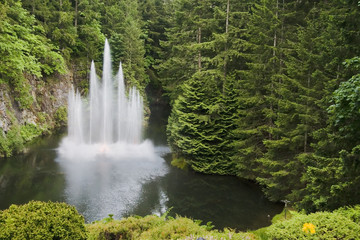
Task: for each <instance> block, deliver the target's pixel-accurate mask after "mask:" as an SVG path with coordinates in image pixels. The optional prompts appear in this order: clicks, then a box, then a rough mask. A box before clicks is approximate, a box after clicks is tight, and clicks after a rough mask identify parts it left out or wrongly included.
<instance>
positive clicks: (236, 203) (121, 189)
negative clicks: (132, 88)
mask: <svg viewBox="0 0 360 240" xmlns="http://www.w3.org/2000/svg"><path fill="white" fill-rule="evenodd" d="M161 115H162V114H161V111H156V109H153V117H152V118H151V119H150V124H149V127H148V129H147V133H146V137H147V138H148V139H150V140H151V141H152V143H153V145H154V149H155V153H156V157H155V158H153V159H152V160H151V161H149V160H148V159H145V158H141V157H138V158H137V159H134V158H129V159H125V160H121V161H116V160H111V159H102V160H101V159H100V160H99V159H97V160H95V161H77V162H72V161H64V160H63V159H61V158H60V157H59V155H58V153H57V147H58V146H59V143H60V141H61V139H62V136H51V137H47V138H44V139H41V140H39V141H38V142H36V143H34V144H33V145H32V146H31V147H30V148H29V150H28V151H27V152H26V153H25V154H22V155H18V156H15V157H12V158H8V159H2V161H0V209H1V210H3V209H6V208H8V207H9V206H10V205H11V204H23V203H27V202H28V201H30V200H41V201H48V200H51V201H65V202H67V203H69V204H72V205H74V206H76V208H77V209H78V211H79V212H80V213H81V214H82V215H84V217H85V220H86V222H92V221H95V220H100V219H102V218H104V217H107V216H108V214H113V215H114V218H116V219H120V218H122V217H126V216H130V215H140V216H145V215H148V214H157V215H161V214H164V213H165V212H166V211H168V210H170V215H172V216H175V215H177V214H178V215H180V216H186V217H190V218H193V219H199V220H202V221H203V223H204V224H205V223H207V222H208V221H212V224H213V225H215V227H216V228H218V229H222V228H224V227H230V228H235V229H237V230H248V229H257V228H260V227H263V226H267V225H269V224H270V218H271V217H272V216H274V215H275V214H277V213H279V212H280V211H281V210H282V207H283V206H282V205H281V204H275V203H271V202H269V201H268V200H267V199H266V198H265V196H264V195H263V193H262V192H261V190H260V189H259V187H258V186H257V185H255V184H253V183H251V182H248V181H243V180H241V179H238V178H236V177H227V176H210V175H204V174H199V173H195V172H193V171H190V170H180V169H177V168H175V167H173V166H171V165H170V162H171V155H170V154H169V153H170V150H169V148H168V147H167V145H166V137H165V120H164V119H166V118H164V117H161ZM156 116H160V117H156Z"/></svg>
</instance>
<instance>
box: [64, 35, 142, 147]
mask: <svg viewBox="0 0 360 240" xmlns="http://www.w3.org/2000/svg"><path fill="white" fill-rule="evenodd" d="M125 89H126V88H125V84H124V76H123V70H122V65H121V63H120V66H119V71H118V74H117V75H116V76H113V74H112V68H111V56H110V46H109V43H108V41H107V40H106V41H105V48H104V65H103V74H102V79H101V81H100V80H99V79H98V77H97V75H96V70H95V64H94V62H92V63H91V70H90V91H89V95H88V97H87V98H82V97H81V96H80V93H79V92H78V91H75V90H74V89H72V90H71V91H70V93H69V99H68V137H67V139H66V141H67V142H71V143H72V144H75V145H98V146H100V147H99V148H98V150H99V152H106V151H107V150H108V149H109V148H111V145H114V144H119V143H125V144H140V143H141V140H142V139H141V137H142V136H141V134H142V124H143V99H142V97H141V95H140V93H139V91H138V90H137V89H136V88H135V87H131V88H130V90H129V92H128V94H126V92H125Z"/></svg>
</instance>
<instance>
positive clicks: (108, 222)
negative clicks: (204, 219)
mask: <svg viewBox="0 0 360 240" xmlns="http://www.w3.org/2000/svg"><path fill="white" fill-rule="evenodd" d="M200 223H201V221H193V220H191V219H189V218H184V217H177V218H171V217H170V218H168V219H166V216H162V217H158V216H154V215H153V216H146V217H128V218H125V219H122V220H113V219H112V217H111V216H110V217H109V218H105V219H103V220H102V221H97V222H95V223H92V224H89V225H87V229H88V231H89V239H90V240H110V239H136V240H141V239H152V240H156V239H189V240H190V239H194V240H195V239H198V238H200V237H202V238H205V239H232V240H237V239H249V240H250V239H254V235H253V234H252V233H235V232H234V231H233V230H229V229H225V230H224V231H217V230H212V231H210V230H209V226H208V225H204V226H201V225H200Z"/></svg>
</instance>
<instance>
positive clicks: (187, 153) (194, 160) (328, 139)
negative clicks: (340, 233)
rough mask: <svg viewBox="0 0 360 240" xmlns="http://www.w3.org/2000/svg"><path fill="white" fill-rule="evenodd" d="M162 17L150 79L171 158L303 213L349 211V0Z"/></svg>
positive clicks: (353, 60)
mask: <svg viewBox="0 0 360 240" xmlns="http://www.w3.org/2000/svg"><path fill="white" fill-rule="evenodd" d="M168 6H169V8H171V9H172V11H173V12H174V14H173V16H172V18H170V20H169V22H168V24H169V26H168V28H167V31H166V32H165V35H166V36H167V39H166V40H164V41H163V43H162V44H161V46H162V47H163V51H165V52H167V53H168V55H167V56H164V57H163V58H162V59H160V64H159V66H158V69H159V76H160V80H161V81H162V84H163V86H164V88H165V89H166V90H167V93H168V95H169V96H170V99H171V103H172V113H171V116H170V118H169V124H168V139H169V143H170V146H171V147H172V150H173V151H174V154H175V157H176V158H178V159H182V161H183V162H184V161H185V162H186V163H187V164H188V165H189V166H190V167H191V168H193V169H194V170H196V171H200V172H205V173H212V174H231V175H237V176H239V177H243V178H248V179H251V180H255V181H257V182H258V183H260V184H261V185H262V186H263V189H264V192H265V194H266V195H267V196H268V197H269V198H270V199H271V200H274V201H279V200H281V199H289V200H291V201H292V202H293V203H295V205H296V206H297V207H299V208H301V209H306V210H307V211H316V210H329V209H330V210H331V209H335V208H338V207H340V206H344V205H347V204H357V203H359V199H360V198H359V197H360V195H359V194H360V192H359V188H358V185H359V180H360V179H359V161H360V160H359V147H358V145H359V137H358V134H357V133H358V131H359V129H360V126H359V124H358V118H359V106H360V105H359V99H360V94H359V91H358V88H359V85H358V84H359V75H358V73H359V58H358V57H356V56H358V55H360V52H359V50H360V48H359V46H360V45H359V41H360V38H359V31H358V30H357V28H356V26H357V25H358V24H359V16H360V15H359V14H360V7H359V5H358V1H345V0H344V1H295V0H294V1H279V0H261V1H260V0H258V1H257V0H253V1H201V2H197V1H191V0H177V1H173V2H172V3H169V4H168Z"/></svg>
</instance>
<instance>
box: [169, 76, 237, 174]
mask: <svg viewBox="0 0 360 240" xmlns="http://www.w3.org/2000/svg"><path fill="white" fill-rule="evenodd" d="M219 77H220V76H218V75H216V74H211V73H210V72H198V73H196V74H194V76H193V77H192V78H191V79H189V80H188V81H186V82H185V83H184V84H183V91H182V95H180V96H179V98H178V99H177V100H176V101H175V103H174V105H173V109H172V112H171V115H170V117H169V123H168V128H167V134H168V141H169V143H170V146H171V148H172V151H173V153H174V157H175V158H178V159H181V158H184V159H185V161H186V162H187V163H188V164H189V165H190V166H191V168H193V169H194V170H195V171H198V172H204V173H213V174H214V173H216V174H228V173H229V169H231V167H232V164H231V162H230V161H224V160H225V159H226V157H225V156H224V154H223V153H222V151H221V150H222V149H223V144H224V143H225V142H224V139H222V138H221V136H222V131H224V130H223V129H222V128H221V125H220V124H219V123H218V121H219V119H220V116H219V111H220V107H219V102H218V95H219V91H218V90H217V81H219V80H218V79H217V78H219Z"/></svg>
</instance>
